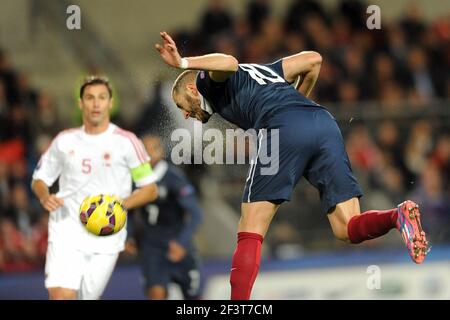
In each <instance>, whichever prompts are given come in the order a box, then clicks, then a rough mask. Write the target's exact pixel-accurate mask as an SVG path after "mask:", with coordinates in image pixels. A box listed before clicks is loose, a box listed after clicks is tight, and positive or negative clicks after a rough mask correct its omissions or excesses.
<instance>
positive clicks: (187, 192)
mask: <svg viewBox="0 0 450 320" xmlns="http://www.w3.org/2000/svg"><path fill="white" fill-rule="evenodd" d="M175 188H176V190H175V191H176V194H177V202H178V204H179V205H180V207H181V208H182V209H183V211H184V213H185V220H184V224H183V228H182V230H181V232H180V234H179V236H178V238H177V241H178V242H179V243H180V244H181V245H182V246H184V247H187V246H188V245H189V243H190V241H191V239H192V237H193V235H194V233H195V231H196V230H197V228H198V226H199V225H200V224H201V222H202V220H203V212H202V209H201V208H200V205H199V203H198V200H197V196H196V193H195V189H194V187H193V186H192V185H191V184H190V183H189V182H188V181H187V179H186V178H185V177H181V176H179V179H178V181H177V183H176V186H175Z"/></svg>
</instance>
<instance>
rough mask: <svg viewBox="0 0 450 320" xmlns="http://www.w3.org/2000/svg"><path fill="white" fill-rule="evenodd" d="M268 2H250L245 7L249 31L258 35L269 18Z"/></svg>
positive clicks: (266, 0)
mask: <svg viewBox="0 0 450 320" xmlns="http://www.w3.org/2000/svg"><path fill="white" fill-rule="evenodd" d="M269 2H270V0H251V1H250V2H249V3H248V5H247V22H248V24H249V26H250V31H251V32H252V33H253V34H258V33H259V32H260V31H261V27H262V25H263V23H264V22H265V21H266V20H267V19H269V18H270V16H271V7H270V4H269Z"/></svg>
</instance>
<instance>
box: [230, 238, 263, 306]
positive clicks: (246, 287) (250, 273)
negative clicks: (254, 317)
mask: <svg viewBox="0 0 450 320" xmlns="http://www.w3.org/2000/svg"><path fill="white" fill-rule="evenodd" d="M262 241H263V237H262V236H261V235H260V234H257V233H252V232H239V233H238V243H237V247H236V250H235V251H234V255H233V261H232V263H231V274H230V284H231V300H248V299H250V294H251V292H252V287H253V283H254V282H255V279H256V275H257V274H258V271H259V262H260V259H261V245H262Z"/></svg>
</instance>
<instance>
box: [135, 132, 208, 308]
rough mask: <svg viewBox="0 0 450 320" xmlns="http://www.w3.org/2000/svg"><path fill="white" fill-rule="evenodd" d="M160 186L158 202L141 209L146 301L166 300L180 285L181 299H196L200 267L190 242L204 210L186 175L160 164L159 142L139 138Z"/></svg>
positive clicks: (157, 140) (142, 260)
mask: <svg viewBox="0 0 450 320" xmlns="http://www.w3.org/2000/svg"><path fill="white" fill-rule="evenodd" d="M143 142H144V145H145V148H146V149H147V151H148V154H149V155H150V158H151V166H152V167H153V168H154V176H155V179H156V181H157V185H158V198H157V199H156V201H154V202H152V203H151V204H149V205H147V206H146V207H145V209H144V208H142V209H141V210H140V211H141V217H140V218H141V219H142V220H143V221H144V223H143V230H141V231H142V234H141V236H140V239H139V240H140V241H139V253H140V261H141V266H142V272H143V275H144V280H145V290H146V294H147V296H148V298H149V299H152V300H161V299H167V297H168V285H169V284H170V283H176V284H178V285H179V286H180V289H181V292H182V294H183V297H184V299H198V298H200V294H201V292H200V289H201V276H200V264H199V259H198V257H197V254H196V250H195V247H194V244H193V243H192V240H193V239H192V238H193V236H194V234H195V232H196V230H197V228H198V226H199V225H200V223H201V221H202V218H203V212H202V209H201V208H200V205H199V203H198V200H197V196H196V194H195V190H194V187H193V186H192V185H191V183H190V182H189V181H188V180H187V178H186V177H185V175H184V173H183V172H182V171H181V170H179V169H177V168H176V167H175V166H173V165H172V164H169V163H168V162H167V161H166V160H164V157H165V156H164V149H163V146H162V143H161V139H160V138H159V137H157V136H152V135H148V136H146V137H144V138H143Z"/></svg>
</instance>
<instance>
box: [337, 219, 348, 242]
mask: <svg viewBox="0 0 450 320" xmlns="http://www.w3.org/2000/svg"><path fill="white" fill-rule="evenodd" d="M333 234H334V236H335V237H336V238H337V239H339V240H341V241H344V242H349V241H350V240H349V237H348V231H347V224H346V223H342V224H340V225H339V226H334V227H333Z"/></svg>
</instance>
